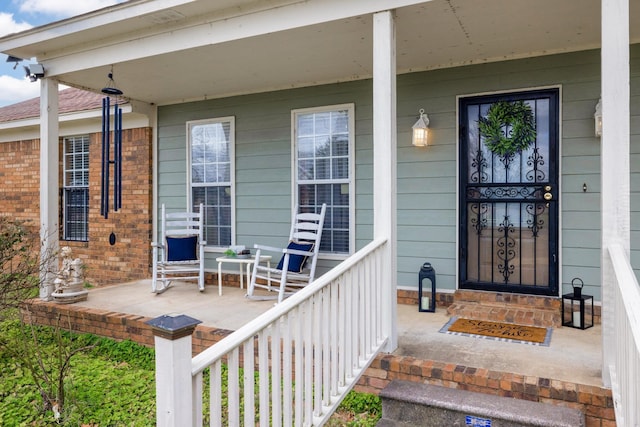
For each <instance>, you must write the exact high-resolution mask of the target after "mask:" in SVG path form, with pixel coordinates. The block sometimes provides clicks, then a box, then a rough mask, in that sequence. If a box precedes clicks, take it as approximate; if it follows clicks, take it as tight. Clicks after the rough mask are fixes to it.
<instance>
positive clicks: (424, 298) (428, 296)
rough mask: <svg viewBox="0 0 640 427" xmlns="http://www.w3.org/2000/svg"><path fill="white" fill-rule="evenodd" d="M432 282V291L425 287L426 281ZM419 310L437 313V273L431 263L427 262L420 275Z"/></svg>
mask: <svg viewBox="0 0 640 427" xmlns="http://www.w3.org/2000/svg"><path fill="white" fill-rule="evenodd" d="M427 279H428V280H429V281H430V282H431V289H430V290H429V288H427V287H425V286H423V283H424V281H425V280H427ZM418 310H419V311H427V312H432V313H433V312H435V311H436V271H435V270H434V268H433V267H432V266H431V263H428V262H425V263H424V264H422V267H420V272H419V273H418Z"/></svg>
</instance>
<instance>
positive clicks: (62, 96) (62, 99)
mask: <svg viewBox="0 0 640 427" xmlns="http://www.w3.org/2000/svg"><path fill="white" fill-rule="evenodd" d="M58 96H59V100H58V110H59V113H60V114H63V113H71V112H78V111H86V110H94V109H98V108H102V98H103V95H101V94H98V93H94V92H89V91H86V90H82V89H76V88H68V89H64V90H61V91H60V92H59V94H58ZM38 116H40V98H33V99H28V100H26V101H22V102H18V103H16V104H11V105H7V106H5V107H0V123H6V122H12V121H15V120H24V119H30V118H33V117H38Z"/></svg>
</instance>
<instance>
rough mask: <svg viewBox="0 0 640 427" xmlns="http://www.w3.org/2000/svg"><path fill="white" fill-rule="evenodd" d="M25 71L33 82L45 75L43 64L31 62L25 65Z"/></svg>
mask: <svg viewBox="0 0 640 427" xmlns="http://www.w3.org/2000/svg"><path fill="white" fill-rule="evenodd" d="M24 72H25V74H26V75H27V77H28V78H29V80H31V81H32V82H35V81H36V80H38V79H41V78H42V77H44V66H43V65H42V64H29V66H28V67H27V66H26V65H25V66H24Z"/></svg>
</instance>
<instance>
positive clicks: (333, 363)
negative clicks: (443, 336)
mask: <svg viewBox="0 0 640 427" xmlns="http://www.w3.org/2000/svg"><path fill="white" fill-rule="evenodd" d="M385 248H386V240H385V239H380V240H375V241H373V242H371V243H370V244H368V245H367V246H366V247H364V248H363V249H362V250H360V251H358V252H357V253H356V254H354V255H353V256H351V257H349V258H348V259H347V260H345V261H344V262H342V263H341V264H340V265H338V266H337V267H335V268H333V269H332V270H331V271H329V272H327V273H326V274H324V275H323V276H322V277H320V278H318V279H317V280H315V281H314V282H313V283H312V284H311V285H309V286H307V287H306V288H304V289H302V290H301V291H299V292H298V293H296V294H294V295H293V296H291V297H289V298H288V299H286V300H285V301H283V302H282V303H280V304H278V305H276V306H275V307H274V308H273V309H271V310H269V311H268V312H266V313H264V314H263V315H261V316H260V317H258V318H256V319H254V320H253V321H251V322H250V323H248V324H246V325H245V326H243V327H242V328H240V329H238V330H237V331H236V332H234V333H233V334H231V335H229V336H228V337H225V338H224V339H223V340H221V341H220V342H219V343H217V344H216V345H214V346H212V347H210V348H208V349H207V350H205V351H203V352H202V353H200V354H199V355H197V356H196V357H195V358H193V360H192V376H193V412H192V413H193V423H194V425H197V426H201V425H203V419H204V418H209V423H210V425H211V426H222V425H225V426H227V425H228V426H240V425H245V426H255V425H258V424H259V425H261V426H271V425H273V426H279V425H283V426H315V425H322V424H323V423H324V422H325V421H326V420H327V419H328V418H329V417H330V416H331V414H332V413H333V412H334V411H335V409H336V408H337V406H338V405H339V403H340V402H341V401H342V399H343V397H344V396H345V395H346V394H347V393H348V392H349V391H350V390H351V388H352V387H353V385H354V384H355V383H356V381H357V380H358V378H359V377H360V375H361V374H362V372H363V371H364V370H365V369H366V368H367V366H368V365H369V364H370V363H371V361H372V360H373V358H374V357H375V356H376V354H377V353H378V352H379V351H380V349H381V348H382V347H383V346H384V344H385V342H386V340H387V337H386V336H383V334H384V332H383V331H384V329H383V327H382V326H383V325H382V320H381V316H382V313H383V305H384V304H389V303H395V302H392V301H383V300H382V297H381V295H388V294H389V292H384V290H385V287H388V286H392V284H391V283H382V280H381V277H383V275H382V274H380V273H381V271H382V269H384V268H386V263H385V257H384V256H383V255H384V253H385V252H386V251H385ZM238 310H242V307H238ZM223 365H225V366H226V368H223ZM207 368H210V369H209V375H210V378H209V382H210V385H209V387H210V389H209V395H210V397H209V400H208V406H209V408H208V410H207V411H205V410H203V409H205V408H206V406H207V403H206V402H204V399H205V398H204V397H203V396H204V393H203V390H204V385H203V378H204V372H205V369H207ZM164 392H165V393H166V392H167V391H164ZM223 400H224V401H225V403H226V405H223V404H222V402H223ZM224 406H226V411H223V407H224ZM205 412H206V413H207V414H205V415H203V414H204V413H205ZM204 421H206V419H204ZM178 425H187V424H180V421H179V420H178Z"/></svg>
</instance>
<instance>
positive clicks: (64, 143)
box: [62, 134, 91, 242]
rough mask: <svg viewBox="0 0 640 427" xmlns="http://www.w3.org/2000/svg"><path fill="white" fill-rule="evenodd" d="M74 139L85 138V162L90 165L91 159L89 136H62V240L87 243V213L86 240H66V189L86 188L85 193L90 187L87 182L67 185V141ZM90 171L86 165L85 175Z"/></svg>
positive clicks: (87, 220) (87, 222) (87, 221)
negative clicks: (80, 184) (86, 144)
mask: <svg viewBox="0 0 640 427" xmlns="http://www.w3.org/2000/svg"><path fill="white" fill-rule="evenodd" d="M76 138H86V139H87V142H88V144H89V145H88V146H87V161H88V162H89V163H90V159H91V136H90V135H88V134H79V135H67V136H64V137H63V138H62V194H63V200H62V228H63V230H62V237H63V238H62V240H64V241H67V242H88V241H89V215H88V213H87V218H86V225H87V236H86V239H84V240H68V239H67V219H66V218H67V212H66V207H67V200H66V190H67V189H68V188H86V189H87V192H89V188H90V187H91V186H90V182H87V185H86V186H84V185H82V186H78V185H68V184H67V171H68V169H67V154H68V153H67V141H68V140H70V139H76ZM90 172H91V171H90V164H87V174H89V173H90ZM90 202H91V200H90V199H89V203H90Z"/></svg>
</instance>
